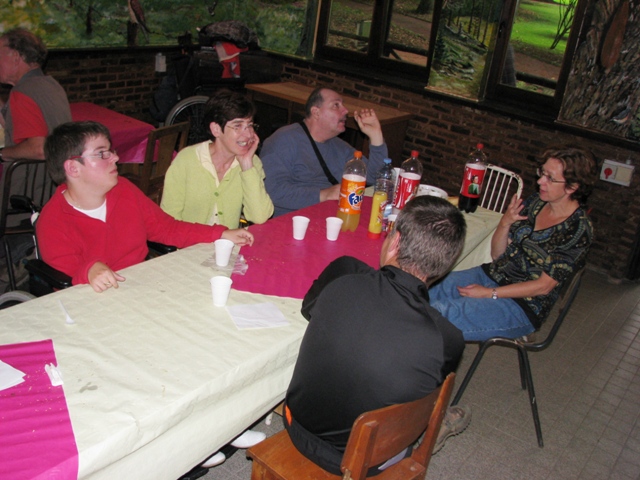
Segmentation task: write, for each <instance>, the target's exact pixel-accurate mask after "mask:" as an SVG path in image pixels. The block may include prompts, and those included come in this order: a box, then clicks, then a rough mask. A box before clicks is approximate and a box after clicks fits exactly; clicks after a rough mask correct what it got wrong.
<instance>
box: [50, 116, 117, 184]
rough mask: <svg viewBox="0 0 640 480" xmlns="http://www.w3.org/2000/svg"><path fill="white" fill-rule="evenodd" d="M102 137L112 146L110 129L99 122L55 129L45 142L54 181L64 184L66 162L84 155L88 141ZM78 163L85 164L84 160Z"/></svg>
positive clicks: (72, 123) (68, 123)
mask: <svg viewBox="0 0 640 480" xmlns="http://www.w3.org/2000/svg"><path fill="white" fill-rule="evenodd" d="M101 135H102V136H104V137H106V139H107V140H109V144H111V134H110V133H109V129H108V128H107V127H105V126H104V125H102V124H101V123H98V122H67V123H63V124H62V125H58V126H57V127H56V128H54V129H53V132H51V135H49V136H48V137H47V139H46V140H45V142H44V156H45V159H46V161H47V170H48V171H49V175H50V176H51V178H52V179H53V181H54V182H55V183H57V184H61V183H64V182H65V181H66V175H65V172H64V162H66V161H67V160H68V159H69V158H70V157H73V156H75V155H82V152H84V148H85V145H86V143H87V140H89V139H91V138H95V137H98V136H101ZM77 161H78V162H80V163H82V164H84V160H83V159H82V158H78V159H77Z"/></svg>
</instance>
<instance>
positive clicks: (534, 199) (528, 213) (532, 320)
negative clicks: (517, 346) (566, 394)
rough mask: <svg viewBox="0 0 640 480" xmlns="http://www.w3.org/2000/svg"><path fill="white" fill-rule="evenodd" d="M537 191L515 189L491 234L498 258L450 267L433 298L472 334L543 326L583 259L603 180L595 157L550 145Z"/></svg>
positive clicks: (513, 333)
mask: <svg viewBox="0 0 640 480" xmlns="http://www.w3.org/2000/svg"><path fill="white" fill-rule="evenodd" d="M537 174H538V177H539V179H538V187H539V189H538V193H536V194H534V195H531V196H530V197H529V198H527V199H526V200H525V201H523V200H521V199H520V198H517V197H516V196H515V195H514V197H513V198H512V199H511V202H510V203H509V207H508V208H507V211H506V212H505V214H504V215H503V217H502V219H501V220H500V223H499V225H498V228H497V229H496V232H495V233H494V235H493V238H492V240H491V257H492V258H493V262H491V263H487V264H484V265H480V266H479V267H475V268H472V269H469V270H464V271H461V272H452V273H450V274H449V275H448V276H447V277H446V278H445V279H444V280H443V281H442V282H440V283H439V284H436V285H434V286H433V287H432V288H431V289H430V290H429V296H430V299H431V305H432V306H433V307H434V308H435V309H436V310H438V311H439V312H440V313H442V314H443V315H444V316H445V317H446V318H448V319H449V321H450V322H451V323H453V324H454V325H456V326H457V327H458V328H459V329H460V330H462V333H463V334H464V337H465V339H466V340H486V339H487V338H490V337H496V336H503V337H508V338H518V337H521V336H524V335H527V334H530V333H531V332H533V331H534V330H537V329H538V328H540V326H541V325H542V322H543V321H544V320H545V319H546V317H547V316H548V314H549V312H550V310H551V308H552V307H553V304H554V303H555V301H556V300H557V299H558V295H559V293H560V291H561V289H562V286H563V285H564V284H565V282H567V281H570V280H571V278H572V276H573V274H574V273H575V272H577V271H578V270H580V269H581V268H582V267H584V265H585V260H586V256H587V252H588V251H589V246H590V245H591V242H592V240H593V228H592V225H591V221H590V220H589V218H588V216H587V212H586V209H585V202H586V200H587V197H588V196H589V194H590V193H591V190H592V188H593V185H594V183H595V181H596V179H597V172H596V162H595V160H594V158H593V156H592V155H591V154H590V153H588V152H586V151H584V150H582V149H580V148H576V147H563V148H553V149H549V150H547V151H545V152H544V154H543V155H542V159H541V161H540V166H539V167H538V169H537Z"/></svg>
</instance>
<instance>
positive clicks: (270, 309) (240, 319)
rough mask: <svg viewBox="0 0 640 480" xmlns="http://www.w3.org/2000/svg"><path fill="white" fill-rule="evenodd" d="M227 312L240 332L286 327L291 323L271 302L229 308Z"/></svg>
mask: <svg viewBox="0 0 640 480" xmlns="http://www.w3.org/2000/svg"><path fill="white" fill-rule="evenodd" d="M227 311H228V312H229V315H231V318H232V319H233V323H235V325H236V327H237V328H238V330H242V329H245V328H273V327H286V326H287V325H289V321H288V320H287V319H285V318H284V315H283V314H282V312H281V311H280V309H279V308H278V307H277V306H276V305H275V304H273V303H270V302H267V303H258V304H254V305H234V306H233V307H227Z"/></svg>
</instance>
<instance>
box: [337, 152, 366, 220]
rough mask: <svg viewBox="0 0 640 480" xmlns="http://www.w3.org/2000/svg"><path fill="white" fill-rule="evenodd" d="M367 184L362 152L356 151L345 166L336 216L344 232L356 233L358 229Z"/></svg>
mask: <svg viewBox="0 0 640 480" xmlns="http://www.w3.org/2000/svg"><path fill="white" fill-rule="evenodd" d="M366 182H367V167H366V165H365V164H364V162H363V161H362V152H360V151H356V152H355V153H354V154H353V158H352V159H351V160H349V161H348V162H347V163H346V164H345V166H344V173H343V174H342V184H341V185H340V200H338V213H337V214H336V216H337V217H338V218H341V219H342V231H343V232H346V231H350V232H354V231H355V230H356V228H358V223H360V207H361V206H362V199H363V198H364V188H365V186H366Z"/></svg>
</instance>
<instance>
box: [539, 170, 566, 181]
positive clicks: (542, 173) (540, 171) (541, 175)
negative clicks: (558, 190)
mask: <svg viewBox="0 0 640 480" xmlns="http://www.w3.org/2000/svg"><path fill="white" fill-rule="evenodd" d="M536 175H537V176H538V178H543V177H544V178H546V179H547V181H548V182H550V183H567V181H566V180H555V179H554V178H553V177H552V176H551V175H549V174H548V173H547V172H545V171H544V170H543V169H542V168H540V167H538V168H536Z"/></svg>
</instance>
